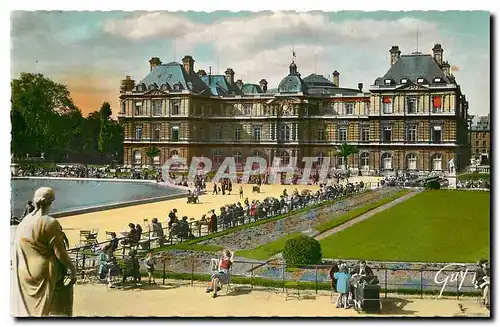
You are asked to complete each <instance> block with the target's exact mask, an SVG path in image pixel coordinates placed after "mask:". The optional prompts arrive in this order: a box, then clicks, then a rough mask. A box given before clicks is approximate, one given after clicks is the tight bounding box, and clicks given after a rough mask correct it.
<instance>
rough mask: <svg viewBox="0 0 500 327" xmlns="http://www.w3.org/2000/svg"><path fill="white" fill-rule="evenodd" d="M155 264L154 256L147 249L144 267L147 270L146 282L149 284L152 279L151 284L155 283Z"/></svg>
mask: <svg viewBox="0 0 500 327" xmlns="http://www.w3.org/2000/svg"><path fill="white" fill-rule="evenodd" d="M155 264H156V261H155V258H154V257H153V252H151V251H149V252H148V255H147V257H146V259H145V260H144V266H146V269H147V271H148V278H149V280H148V283H149V284H151V280H152V281H153V284H156V281H155V276H154V272H155Z"/></svg>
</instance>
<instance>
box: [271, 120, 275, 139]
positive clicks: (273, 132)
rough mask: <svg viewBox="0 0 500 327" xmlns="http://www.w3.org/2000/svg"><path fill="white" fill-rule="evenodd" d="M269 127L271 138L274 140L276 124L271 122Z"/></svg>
mask: <svg viewBox="0 0 500 327" xmlns="http://www.w3.org/2000/svg"><path fill="white" fill-rule="evenodd" d="M270 127H271V140H276V124H275V123H272V124H271V125H270Z"/></svg>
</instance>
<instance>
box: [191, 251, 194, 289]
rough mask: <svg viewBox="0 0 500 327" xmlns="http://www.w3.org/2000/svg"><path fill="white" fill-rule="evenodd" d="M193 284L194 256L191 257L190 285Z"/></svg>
mask: <svg viewBox="0 0 500 327" xmlns="http://www.w3.org/2000/svg"><path fill="white" fill-rule="evenodd" d="M193 285H194V257H191V286H193Z"/></svg>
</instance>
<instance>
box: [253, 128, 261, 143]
mask: <svg viewBox="0 0 500 327" xmlns="http://www.w3.org/2000/svg"><path fill="white" fill-rule="evenodd" d="M260 138H261V127H260V126H254V127H253V139H254V140H257V141H260Z"/></svg>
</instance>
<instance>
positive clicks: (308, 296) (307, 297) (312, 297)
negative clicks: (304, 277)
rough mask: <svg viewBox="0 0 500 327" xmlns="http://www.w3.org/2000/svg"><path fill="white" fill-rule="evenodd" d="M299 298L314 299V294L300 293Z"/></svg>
mask: <svg viewBox="0 0 500 327" xmlns="http://www.w3.org/2000/svg"><path fill="white" fill-rule="evenodd" d="M300 299H301V300H316V296H314V295H309V294H305V295H300Z"/></svg>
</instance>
